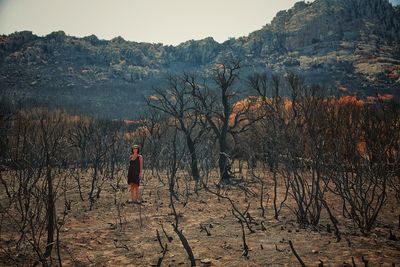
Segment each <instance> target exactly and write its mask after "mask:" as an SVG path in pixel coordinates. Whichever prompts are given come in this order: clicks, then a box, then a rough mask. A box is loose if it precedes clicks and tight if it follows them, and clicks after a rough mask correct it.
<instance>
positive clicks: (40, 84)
mask: <svg viewBox="0 0 400 267" xmlns="http://www.w3.org/2000/svg"><path fill="white" fill-rule="evenodd" d="M232 57H233V58H236V59H240V60H241V61H242V62H243V63H244V64H243V65H244V66H248V68H247V69H246V68H244V69H243V71H242V72H243V74H244V75H245V74H246V73H248V72H250V71H253V70H254V69H256V70H259V71H266V72H285V71H288V70H290V71H295V72H300V73H302V74H303V75H304V76H305V78H306V80H307V81H309V82H315V83H322V84H325V85H327V86H330V87H334V88H347V90H349V91H350V92H351V91H352V92H356V93H358V94H360V95H364V96H365V95H369V94H374V93H376V92H382V93H391V94H395V95H399V94H400V93H399V92H400V7H399V6H396V7H393V6H392V5H391V4H390V3H389V2H388V1H387V0H315V1H314V2H311V3H308V2H298V3H296V4H295V5H294V6H293V7H292V8H291V9H289V10H286V11H280V12H278V13H277V15H276V16H275V18H274V19H273V20H272V22H271V23H270V24H267V25H265V26H264V27H263V28H262V29H260V30H257V31H254V32H253V33H250V34H249V35H248V36H245V37H241V38H237V39H235V38H231V39H229V40H227V41H225V42H223V43H218V42H216V41H215V40H214V39H212V38H211V37H209V38H206V39H203V40H197V41H194V40H190V41H187V42H184V43H181V44H180V45H178V46H165V45H162V44H150V43H137V42H129V41H126V40H124V39H123V38H122V37H116V38H114V39H112V40H110V41H106V40H99V39H98V38H97V37H96V36H95V35H91V36H87V37H84V38H75V37H72V36H68V35H66V34H65V33H64V32H62V31H59V32H53V33H50V34H49V35H47V36H44V37H39V36H36V35H34V34H32V33H31V32H28V31H24V32H17V33H14V34H10V35H8V36H0V88H1V92H3V93H4V92H13V95H16V96H21V95H23V97H24V98H26V99H31V100H35V101H36V102H38V101H39V104H40V103H41V102H45V103H47V105H54V106H63V107H66V108H73V109H78V110H80V111H83V112H88V113H94V114H101V116H103V115H104V116H106V115H109V116H112V117H129V116H131V115H134V114H132V109H134V107H135V106H137V105H140V104H141V103H143V96H145V95H147V94H148V93H149V90H150V89H151V88H152V87H153V86H160V82H162V80H163V78H164V77H165V75H167V74H170V73H182V72H183V71H204V70H209V69H210V68H211V66H212V65H213V64H215V63H219V62H222V61H224V60H226V59H227V58H232ZM99 107H105V109H104V108H102V109H101V111H100V113H99ZM121 107H122V108H121ZM123 107H126V108H123ZM103 111H104V112H103Z"/></svg>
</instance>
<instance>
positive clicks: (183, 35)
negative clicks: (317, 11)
mask: <svg viewBox="0 0 400 267" xmlns="http://www.w3.org/2000/svg"><path fill="white" fill-rule="evenodd" d="M391 1H392V2H397V4H399V2H400V0H391ZM295 2H297V1H296V0H0V34H10V33H13V32H15V31H22V30H30V31H33V32H34V33H35V34H38V35H46V34H48V33H50V32H52V31H58V30H63V31H65V32H66V34H68V35H73V36H78V37H83V36H87V35H91V34H95V35H97V36H98V37H99V38H100V39H112V38H114V37H116V36H122V37H123V38H124V39H126V40H130V41H137V42H150V43H164V44H173V45H176V44H179V43H181V42H184V41H187V40H190V39H195V40H197V39H202V38H205V37H208V36H212V37H213V38H214V39H215V40H216V41H219V42H223V41H225V40H227V39H228V38H229V37H240V36H244V35H247V34H248V33H250V32H252V31H254V30H258V29H260V28H261V27H262V26H263V25H265V24H267V23H269V22H270V21H271V19H272V18H273V17H274V15H275V14H276V12H278V11H279V10H284V9H288V8H290V7H292V6H293V4H294V3H295Z"/></svg>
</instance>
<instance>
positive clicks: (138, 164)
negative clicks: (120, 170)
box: [128, 145, 143, 204]
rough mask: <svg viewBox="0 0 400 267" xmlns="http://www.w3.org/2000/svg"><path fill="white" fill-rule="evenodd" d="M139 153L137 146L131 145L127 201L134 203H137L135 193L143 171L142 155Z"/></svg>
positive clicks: (136, 193)
mask: <svg viewBox="0 0 400 267" xmlns="http://www.w3.org/2000/svg"><path fill="white" fill-rule="evenodd" d="M139 153H140V151H139V146H138V145H134V146H132V155H131V157H130V161H129V170H128V184H129V185H130V186H131V200H130V201H128V202H129V203H135V204H139V202H138V200H137V195H138V189H139V183H140V179H142V171H143V156H142V155H140V154H139Z"/></svg>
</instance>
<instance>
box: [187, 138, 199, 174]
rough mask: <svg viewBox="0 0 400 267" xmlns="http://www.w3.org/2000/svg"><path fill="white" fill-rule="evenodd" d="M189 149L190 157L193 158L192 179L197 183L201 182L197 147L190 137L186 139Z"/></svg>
mask: <svg viewBox="0 0 400 267" xmlns="http://www.w3.org/2000/svg"><path fill="white" fill-rule="evenodd" d="M186 141H187V145H188V149H189V152H190V157H191V166H190V167H191V171H192V177H193V179H194V180H195V181H199V180H200V174H199V169H198V167H197V154H196V147H195V145H194V142H193V140H192V139H191V138H190V136H187V137H186Z"/></svg>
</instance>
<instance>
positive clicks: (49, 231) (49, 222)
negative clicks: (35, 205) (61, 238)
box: [44, 160, 56, 258]
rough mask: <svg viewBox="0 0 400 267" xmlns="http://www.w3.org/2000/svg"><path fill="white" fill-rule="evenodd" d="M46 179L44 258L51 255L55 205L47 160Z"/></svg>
mask: <svg viewBox="0 0 400 267" xmlns="http://www.w3.org/2000/svg"><path fill="white" fill-rule="evenodd" d="M46 179H47V209H48V210H47V245H46V251H45V253H44V256H45V258H47V257H49V256H50V255H51V251H52V250H53V243H54V226H55V225H54V222H55V216H56V215H55V211H56V210H55V207H54V196H53V194H54V193H53V180H52V177H51V167H50V166H49V163H48V160H47V170H46Z"/></svg>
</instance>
